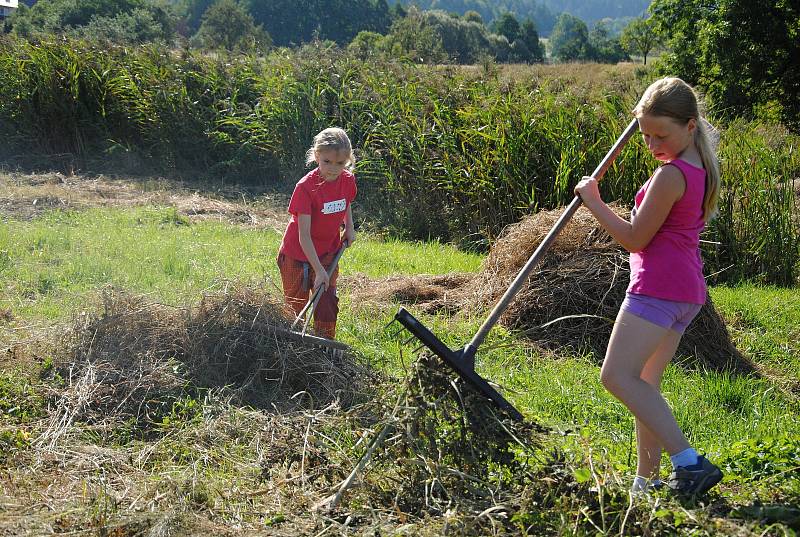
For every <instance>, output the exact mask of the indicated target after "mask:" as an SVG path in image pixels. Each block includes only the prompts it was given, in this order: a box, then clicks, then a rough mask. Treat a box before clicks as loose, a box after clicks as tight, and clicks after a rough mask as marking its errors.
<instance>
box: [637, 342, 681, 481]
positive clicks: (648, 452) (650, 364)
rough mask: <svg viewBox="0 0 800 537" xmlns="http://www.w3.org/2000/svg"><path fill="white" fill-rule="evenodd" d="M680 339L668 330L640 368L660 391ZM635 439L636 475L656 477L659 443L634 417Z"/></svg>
mask: <svg viewBox="0 0 800 537" xmlns="http://www.w3.org/2000/svg"><path fill="white" fill-rule="evenodd" d="M680 340H681V334H679V333H677V332H675V331H674V330H668V331H667V335H666V336H665V337H664V339H663V340H662V342H661V345H659V347H658V349H656V352H655V353H653V355H652V356H651V357H650V359H649V360H647V362H645V364H644V368H642V374H641V378H642V380H644V381H645V382H647V383H648V384H650V385H651V386H653V387H654V388H655V389H657V390H658V391H659V392H660V391H661V378H662V376H663V375H664V370H665V369H666V367H667V364H668V363H669V362H670V360H672V357H673V356H674V355H675V351H676V350H677V348H678V343H680ZM636 441H637V442H636V450H637V455H638V462H637V467H636V475H640V476H642V477H647V478H649V479H657V478H658V470H659V466H660V463H661V449H662V448H661V444H660V443H659V442H658V438H656V436H655V435H654V434H653V432H652V431H651V430H650V429H648V428H647V426H646V425H645V424H644V423H642V421H641V420H639V419H638V418H637V419H636Z"/></svg>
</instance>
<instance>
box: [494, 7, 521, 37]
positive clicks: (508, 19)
mask: <svg viewBox="0 0 800 537" xmlns="http://www.w3.org/2000/svg"><path fill="white" fill-rule="evenodd" d="M493 29H494V33H496V34H500V35H504V36H505V37H506V39H508V42H509V43H513V42H514V40H515V39H516V38H517V37H519V31H520V28H519V21H518V20H517V18H516V17H515V16H514V14H513V13H510V12H508V11H506V12H505V13H503V14H502V15H500V17H499V18H498V19H497V20H496V21H495V22H494V25H493Z"/></svg>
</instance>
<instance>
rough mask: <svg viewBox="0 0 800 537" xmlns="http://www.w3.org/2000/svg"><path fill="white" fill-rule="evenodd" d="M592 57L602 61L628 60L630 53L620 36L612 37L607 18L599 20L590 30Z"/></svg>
mask: <svg viewBox="0 0 800 537" xmlns="http://www.w3.org/2000/svg"><path fill="white" fill-rule="evenodd" d="M589 46H590V50H591V53H592V57H591V59H593V60H595V61H597V62H601V63H617V62H620V61H623V60H627V59H629V58H628V54H627V53H626V52H625V49H624V48H623V47H622V44H621V43H620V40H619V38H618V37H612V35H611V32H610V30H609V27H608V23H607V22H606V21H605V20H601V21H598V22H597V23H596V24H595V26H594V28H592V31H591V32H589Z"/></svg>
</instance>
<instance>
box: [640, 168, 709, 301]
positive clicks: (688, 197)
mask: <svg viewBox="0 0 800 537" xmlns="http://www.w3.org/2000/svg"><path fill="white" fill-rule="evenodd" d="M668 165H673V166H676V167H677V168H678V169H679V170H680V171H681V172H682V173H683V177H684V178H685V179H686V190H685V191H684V193H683V196H682V197H681V199H679V200H678V201H676V202H675V204H674V205H673V206H672V209H670V212H669V215H667V219H666V220H665V221H664V224H663V225H662V226H661V228H660V229H659V230H658V231H657V232H656V234H655V236H654V237H653V239H652V240H651V241H650V243H649V244H648V245H647V246H645V248H644V249H643V250H642V251H641V252H636V253H632V254H631V257H630V266H631V282H630V285H629V286H628V291H629V292H631V293H633V294H638V295H647V296H652V297H655V298H661V299H664V300H674V301H676V302H688V303H691V304H705V302H706V281H705V279H704V278H703V260H702V258H701V257H700V247H699V245H700V232H701V231H702V230H703V228H704V227H705V223H704V222H703V196H704V195H705V187H706V172H705V170H704V169H703V168H698V167H696V166H693V165H691V164H689V163H688V162H685V161H683V160H680V159H676V160H673V161H671V162H670V163H669V164H666V166H668ZM652 180H653V178H652V176H651V177H650V179H648V180H647V182H646V183H645V184H644V185H643V186H642V188H640V189H639V191H638V192H637V193H636V203H635V207H634V210H633V218H634V219H635V218H636V210H637V209H638V208H639V205H640V204H641V203H642V199H643V198H644V195H645V192H647V187H648V186H649V185H650V181H652Z"/></svg>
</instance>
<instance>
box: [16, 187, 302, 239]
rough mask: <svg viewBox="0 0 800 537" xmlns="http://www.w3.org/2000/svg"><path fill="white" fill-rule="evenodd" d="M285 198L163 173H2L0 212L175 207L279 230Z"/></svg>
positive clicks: (191, 214)
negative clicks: (191, 182) (207, 186)
mask: <svg viewBox="0 0 800 537" xmlns="http://www.w3.org/2000/svg"><path fill="white" fill-rule="evenodd" d="M287 204H288V198H287V197H286V195H285V194H282V193H275V192H270V193H255V194H254V193H251V192H243V191H238V190H236V189H228V190H217V191H212V190H203V189H196V188H191V187H190V186H188V185H186V184H184V183H179V182H176V181H170V180H167V179H163V178H156V179H134V178H112V177H107V176H103V175H100V176H82V175H71V176H66V175H63V174H61V173H45V174H22V173H0V216H2V217H7V218H16V219H22V220H28V219H31V218H35V217H37V216H39V215H41V214H43V213H45V212H47V211H50V210H54V209H62V210H81V209H87V208H91V207H137V206H145V205H160V206H166V207H175V209H176V210H177V211H178V213H179V214H180V215H183V216H185V217H187V218H189V219H190V220H192V221H203V220H215V221H220V222H226V223H231V224H237V225H243V226H252V227H259V228H273V229H276V230H278V231H283V229H284V228H285V227H286V221H287V216H286V206H287Z"/></svg>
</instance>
